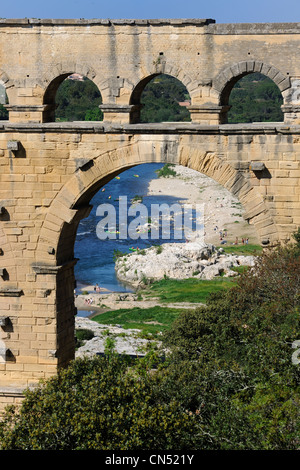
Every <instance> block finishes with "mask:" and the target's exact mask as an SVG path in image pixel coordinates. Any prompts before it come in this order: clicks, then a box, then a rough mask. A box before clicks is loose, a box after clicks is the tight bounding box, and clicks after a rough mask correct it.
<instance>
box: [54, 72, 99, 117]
mask: <svg viewBox="0 0 300 470" xmlns="http://www.w3.org/2000/svg"><path fill="white" fill-rule="evenodd" d="M101 103H102V98H101V94H100V92H99V90H98V88H97V86H96V85H95V84H94V83H93V82H92V81H91V80H89V79H87V78H85V77H84V79H83V80H82V81H80V80H70V79H66V80H64V81H63V82H62V83H61V85H60V87H59V88H58V90H57V93H56V104H57V108H56V113H55V115H56V120H57V121H101V120H102V119H103V114H102V111H101V110H100V109H99V105H100V104H101Z"/></svg>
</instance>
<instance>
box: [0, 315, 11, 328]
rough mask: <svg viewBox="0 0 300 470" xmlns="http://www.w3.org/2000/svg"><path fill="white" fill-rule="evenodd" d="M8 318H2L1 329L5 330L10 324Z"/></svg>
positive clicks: (0, 321)
mask: <svg viewBox="0 0 300 470" xmlns="http://www.w3.org/2000/svg"><path fill="white" fill-rule="evenodd" d="M8 320H9V318H8V317H0V326H1V328H4V327H5V326H6V325H7V324H8Z"/></svg>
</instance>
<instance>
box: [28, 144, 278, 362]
mask: <svg viewBox="0 0 300 470" xmlns="http://www.w3.org/2000/svg"><path fill="white" fill-rule="evenodd" d="M135 139H136V140H135ZM208 145H209V144H208ZM153 162H158V163H159V162H162V163H176V164H180V165H183V166H187V167H189V168H192V169H194V170H197V171H199V172H201V173H203V174H204V175H207V176H210V177H212V178H213V179H215V180H216V181H217V182H219V183H220V184H222V185H223V186H224V187H225V188H226V189H228V190H229V191H231V192H232V193H233V194H234V195H235V196H237V197H238V198H239V200H240V202H241V203H242V205H243V206H244V208H245V210H246V218H248V219H249V220H251V221H252V222H253V223H254V225H255V227H257V232H258V234H259V235H260V233H261V234H262V233H263V232H264V231H263V230H262V232H260V229H261V228H262V229H266V228H267V233H268V234H271V235H270V236H272V234H273V236H274V239H276V238H277V230H276V227H275V225H274V223H273V220H272V217H271V215H270V213H269V211H268V209H267V207H266V205H265V202H264V200H263V197H262V195H261V194H260V193H259V191H257V189H256V188H255V187H253V186H252V185H251V183H250V181H249V179H248V178H247V177H246V176H244V174H243V173H242V172H241V171H239V170H236V169H235V168H233V167H232V166H231V165H230V164H229V163H227V162H225V161H224V160H223V159H222V158H221V157H220V156H218V155H217V154H216V153H215V152H214V151H209V150H207V151H203V150H201V149H199V147H198V146H197V145H196V146H194V147H192V146H191V145H189V144H188V143H182V144H180V141H179V138H176V137H175V136H173V135H170V136H163V137H162V136H158V137H157V139H155V138H153V136H151V137H150V138H149V139H145V138H144V136H142V137H136V138H134V139H133V140H132V141H131V142H129V143H128V144H126V145H123V146H119V147H116V148H113V149H111V150H109V151H106V152H103V153H101V154H98V155H97V156H96V157H95V158H92V159H90V160H85V161H84V160H83V159H82V160H80V159H78V162H77V169H76V170H75V172H74V173H73V175H72V176H70V179H69V180H68V181H67V183H65V185H64V186H63V187H62V188H61V190H60V191H59V192H58V194H57V195H56V197H55V198H54V200H53V201H52V203H51V205H50V207H49V209H48V212H47V215H46V216H45V219H44V222H43V224H42V227H41V229H40V235H39V240H38V246H37V250H36V252H35V262H34V263H33V265H32V270H33V274H34V275H35V276H36V277H37V283H38V284H37V285H38V286H40V285H44V284H43V283H45V280H46V281H47V284H46V287H47V289H46V291H45V295H48V291H49V292H52V291H53V294H51V293H50V294H49V306H48V307H49V310H48V315H50V313H51V315H52V317H53V318H54V319H55V321H56V322H57V337H56V342H55V357H56V358H57V365H58V367H61V366H63V365H66V364H67V363H68V362H69V361H70V360H71V359H73V357H74V351H75V345H74V314H76V309H75V304H74V288H75V286H76V280H75V275H74V265H75V263H76V259H74V244H75V237H76V232H77V228H78V224H79V222H80V220H81V219H82V218H85V217H87V216H88V215H89V213H90V210H91V206H90V200H91V199H92V197H93V196H94V195H95V194H96V192H97V191H98V190H99V189H100V188H101V186H103V185H105V184H106V183H107V182H108V181H110V180H111V179H112V178H114V177H115V176H116V175H117V174H119V173H121V172H122V171H124V170H126V169H128V168H131V167H133V166H136V165H139V164H143V163H153ZM45 275H46V278H45ZM46 301H47V299H46Z"/></svg>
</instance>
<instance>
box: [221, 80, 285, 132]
mask: <svg viewBox="0 0 300 470" xmlns="http://www.w3.org/2000/svg"><path fill="white" fill-rule="evenodd" d="M282 103H283V100H282V95H281V93H280V90H279V88H278V86H277V85H276V84H275V83H274V82H273V81H272V80H271V79H270V78H268V77H266V76H264V75H262V74H260V73H250V74H248V75H246V76H245V77H243V78H242V79H241V80H239V81H238V82H237V83H236V84H235V86H234V87H233V89H232V91H231V94H230V98H229V105H230V106H231V109H230V111H229V112H228V122H229V123H232V124H234V123H239V122H241V123H242V122H245V123H246V122H278V121H283V113H282V111H281V105H282Z"/></svg>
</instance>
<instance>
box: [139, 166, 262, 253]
mask: <svg viewBox="0 0 300 470" xmlns="http://www.w3.org/2000/svg"><path fill="white" fill-rule="evenodd" d="M172 169H173V170H174V171H175V172H176V176H169V177H167V178H156V179H152V180H151V181H150V184H149V189H148V194H149V195H151V196H155V195H156V196H157V195H159V194H163V195H165V196H173V197H176V198H178V199H179V200H180V201H181V203H182V204H192V205H195V204H204V241H205V242H206V243H211V244H213V245H220V243H221V242H222V241H224V240H225V241H226V242H227V244H234V243H235V242H236V241H237V242H238V244H242V239H244V240H247V239H248V243H251V244H259V240H258V238H257V235H256V231H255V228H254V227H253V226H252V225H249V224H248V223H247V222H246V221H245V220H244V219H243V213H244V209H243V207H242V205H241V204H240V202H239V200H238V199H237V198H236V197H234V196H233V195H232V194H231V193H230V192H229V191H228V190H226V189H225V188H224V187H223V186H221V185H220V184H219V183H217V182H216V181H214V180H213V179H212V178H209V177H208V176H205V175H203V174H201V173H199V172H198V171H196V170H192V169H190V168H186V167H183V166H181V165H175V166H174V167H172ZM220 231H221V232H222V237H220Z"/></svg>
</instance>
